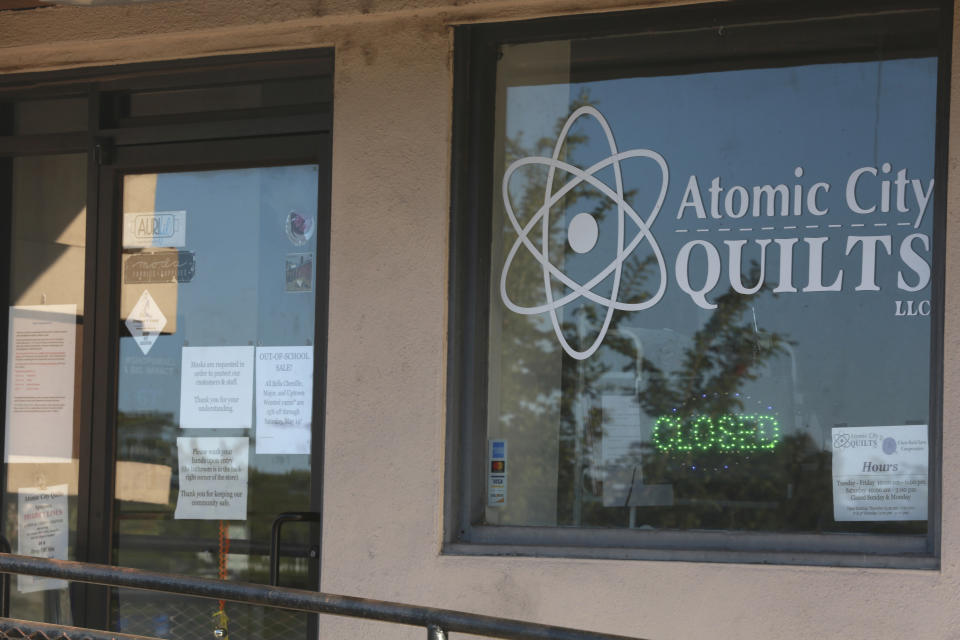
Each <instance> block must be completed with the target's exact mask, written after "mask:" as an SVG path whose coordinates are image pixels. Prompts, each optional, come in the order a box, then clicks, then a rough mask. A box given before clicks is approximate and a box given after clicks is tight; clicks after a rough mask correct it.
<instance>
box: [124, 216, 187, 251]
mask: <svg viewBox="0 0 960 640" xmlns="http://www.w3.org/2000/svg"><path fill="white" fill-rule="evenodd" d="M186 243H187V212H186V211H154V212H152V213H125V214H123V248H124V249H144V248H148V247H182V246H184V245H185V244H186Z"/></svg>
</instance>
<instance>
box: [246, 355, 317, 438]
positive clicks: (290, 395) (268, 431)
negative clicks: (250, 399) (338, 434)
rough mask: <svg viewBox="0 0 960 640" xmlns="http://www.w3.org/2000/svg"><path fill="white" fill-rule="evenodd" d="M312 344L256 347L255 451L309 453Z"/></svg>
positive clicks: (311, 409)
mask: <svg viewBox="0 0 960 640" xmlns="http://www.w3.org/2000/svg"><path fill="white" fill-rule="evenodd" d="M312 405H313V347H259V348H257V453H302V454H306V453H310V426H311V421H312V411H313V407H312Z"/></svg>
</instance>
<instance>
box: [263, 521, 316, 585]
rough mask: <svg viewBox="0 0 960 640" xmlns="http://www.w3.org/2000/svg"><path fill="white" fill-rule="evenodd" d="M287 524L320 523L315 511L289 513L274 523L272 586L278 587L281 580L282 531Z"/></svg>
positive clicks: (272, 532)
mask: <svg viewBox="0 0 960 640" xmlns="http://www.w3.org/2000/svg"><path fill="white" fill-rule="evenodd" d="M287 522H320V514H319V513H317V512H315V511H287V512H286V513H281V514H280V515H278V516H277V517H276V519H275V520H274V521H273V529H272V531H271V534H270V586H273V587H276V586H278V582H279V580H280V529H281V528H282V527H283V525H284V524H285V523H287Z"/></svg>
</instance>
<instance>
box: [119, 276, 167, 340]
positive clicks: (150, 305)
mask: <svg viewBox="0 0 960 640" xmlns="http://www.w3.org/2000/svg"><path fill="white" fill-rule="evenodd" d="M166 324H167V317H166V316H165V315H163V312H162V311H160V307H158V306H157V303H156V301H155V300H154V299H153V296H151V295H150V292H149V291H147V290H146V289H144V291H143V293H142V294H140V299H139V300H137V304H135V305H134V306H133V309H131V310H130V313H129V314H128V315H127V320H126V325H127V331H129V332H130V335H131V336H133V339H134V341H136V343H137V346H138V347H140V351H142V352H143V355H147V354H148V353H150V349H152V348H153V343H154V342H156V341H157V336H159V335H160V332H161V331H163V327H165V326H166Z"/></svg>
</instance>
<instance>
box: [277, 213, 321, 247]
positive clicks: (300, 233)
mask: <svg viewBox="0 0 960 640" xmlns="http://www.w3.org/2000/svg"><path fill="white" fill-rule="evenodd" d="M283 230H284V231H285V232H286V233H287V238H289V239H290V242H291V243H293V246H295V247H302V246H303V245H305V244H307V243H308V242H309V241H310V238H312V237H313V234H314V232H315V231H316V230H317V223H316V220H315V219H314V218H309V217H307V216H305V215H303V214H301V213H297V212H296V211H291V212H290V213H288V214H287V217H286V219H285V220H284V222H283Z"/></svg>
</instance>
